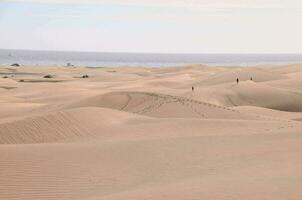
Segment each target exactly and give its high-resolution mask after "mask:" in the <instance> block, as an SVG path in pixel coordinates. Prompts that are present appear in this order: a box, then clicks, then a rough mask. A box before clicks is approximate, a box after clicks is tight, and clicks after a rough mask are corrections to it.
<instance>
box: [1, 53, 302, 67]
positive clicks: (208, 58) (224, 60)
mask: <svg viewBox="0 0 302 200" xmlns="http://www.w3.org/2000/svg"><path fill="white" fill-rule="evenodd" d="M12 63H19V64H21V65H41V66H44V65H58V66H62V65H67V64H68V63H70V64H71V65H74V66H85V67H123V66H129V67H138V66H145V67H169V66H181V65H191V64H204V65H210V66H247V67H248V66H255V65H259V64H276V65H281V64H294V63H302V54H181V53H177V54H176V53H114V52H76V51H37V50H15V49H14V50H10V49H0V65H9V64H12Z"/></svg>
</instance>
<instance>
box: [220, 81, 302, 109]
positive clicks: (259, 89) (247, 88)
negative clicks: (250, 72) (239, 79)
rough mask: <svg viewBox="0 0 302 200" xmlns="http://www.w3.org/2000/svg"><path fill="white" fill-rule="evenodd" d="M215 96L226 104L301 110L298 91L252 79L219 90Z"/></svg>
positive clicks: (301, 97) (300, 96)
mask: <svg viewBox="0 0 302 200" xmlns="http://www.w3.org/2000/svg"><path fill="white" fill-rule="evenodd" d="M217 96H218V97H217V98H218V99H221V102H222V103H223V104H224V105H228V106H258V107H265V108H270V109H275V110H281V111H290V112H301V111H302V104H301V102H302V94H300V93H299V92H297V91H291V90H289V89H283V88H280V87H272V86H269V85H266V84H262V83H255V82H252V81H247V82H243V83H240V84H239V85H233V86H231V87H229V88H228V89H224V90H220V91H218V92H217Z"/></svg>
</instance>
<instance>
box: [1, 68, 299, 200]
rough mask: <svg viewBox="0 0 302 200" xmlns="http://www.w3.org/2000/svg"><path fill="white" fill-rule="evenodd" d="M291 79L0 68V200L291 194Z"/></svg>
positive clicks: (284, 73)
mask: <svg viewBox="0 0 302 200" xmlns="http://www.w3.org/2000/svg"><path fill="white" fill-rule="evenodd" d="M46 75H51V76H50V77H48V78H44V76H46ZM83 75H88V78H83ZM301 77H302V65H298V64H296V65H287V66H270V65H266V66H255V67H208V66H203V65H192V66H184V67H166V68H144V67H132V68H127V67H122V68H88V67H63V66H62V67H58V66H45V67H39V66H21V67H13V66H4V65H3V66H1V67H0V199H1V200H2V199H3V200H4V199H5V200H9V199H14V200H17V199H20V200H21V199H22V200H29V199H39V200H46V199H47V200H48V199H83V200H99V199H101V200H127V199H129V200H130V199H131V200H135V199H137V200H138V199H148V200H151V199H152V200H183V199H188V200H189V199H190V200H199V199H203V200H213V199H217V200H235V199H238V200H239V199H244V200H259V199H262V200H284V199H290V200H301V199H302V193H301V187H302V170H301V169H302V159H301V158H302V79H301ZM236 78H239V80H240V81H239V84H237V83H236ZM251 78H252V80H251ZM192 86H194V91H192Z"/></svg>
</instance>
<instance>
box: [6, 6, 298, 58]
mask: <svg viewBox="0 0 302 200" xmlns="http://www.w3.org/2000/svg"><path fill="white" fill-rule="evenodd" d="M301 21H302V3H301V1H298V0H287V1H284V0H282V1H281V0H261V1H260V0H250V1H249V0H245V1H243V0H237V1H236V0H225V1H218V0H211V1H210V0H201V1H197V0H195V1H190V0H186V1H181V0H175V1H173V0H161V1H159V0H153V1H149V0H140V1H138V0H111V1H110V0H100V1H96V0H86V1H84V0H83V1H81V0H65V1H64V0H60V1H59V0H44V1H42V0H15V1H12V0H0V27H1V29H0V30H1V31H0V48H12V49H35V50H74V51H109V52H163V53H302V40H301V35H302V27H301V25H300V23H301Z"/></svg>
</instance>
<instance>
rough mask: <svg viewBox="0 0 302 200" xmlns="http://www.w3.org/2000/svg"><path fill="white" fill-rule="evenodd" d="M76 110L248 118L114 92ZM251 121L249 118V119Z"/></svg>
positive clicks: (192, 103)
mask: <svg viewBox="0 0 302 200" xmlns="http://www.w3.org/2000/svg"><path fill="white" fill-rule="evenodd" d="M73 106H75V107H87V106H94V107H107V108H111V109H116V110H122V111H126V112H131V113H136V114H140V115H146V116H152V117H160V118H206V119H208V118H224V119H244V118H248V116H245V115H244V114H241V113H239V112H238V111H236V110H233V109H231V108H227V107H223V106H217V105H214V104H210V103H205V102H201V101H197V100H192V99H189V98H185V97H179V96H172V95H166V94H160V93H147V92H114V93H107V94H104V95H100V96H96V97H92V98H89V99H86V100H84V101H82V102H79V103H76V104H75V105H73ZM250 119H251V117H250Z"/></svg>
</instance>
